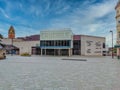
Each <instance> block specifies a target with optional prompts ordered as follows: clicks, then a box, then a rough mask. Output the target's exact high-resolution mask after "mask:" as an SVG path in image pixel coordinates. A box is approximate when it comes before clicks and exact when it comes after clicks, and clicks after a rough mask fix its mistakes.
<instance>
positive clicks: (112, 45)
mask: <svg viewBox="0 0 120 90" xmlns="http://www.w3.org/2000/svg"><path fill="white" fill-rule="evenodd" d="M110 32H111V34H112V58H114V54H113V31H112V30H110Z"/></svg>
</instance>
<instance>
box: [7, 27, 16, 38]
mask: <svg viewBox="0 0 120 90" xmlns="http://www.w3.org/2000/svg"><path fill="white" fill-rule="evenodd" d="M8 38H9V39H14V38H15V30H14V27H13V26H10V28H9V30H8Z"/></svg>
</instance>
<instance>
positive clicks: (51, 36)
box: [40, 30, 73, 40]
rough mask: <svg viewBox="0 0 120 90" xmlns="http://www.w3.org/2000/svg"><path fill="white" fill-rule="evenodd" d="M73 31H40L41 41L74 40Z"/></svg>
mask: <svg viewBox="0 0 120 90" xmlns="http://www.w3.org/2000/svg"><path fill="white" fill-rule="evenodd" d="M72 39H73V33H72V31H71V30H44V31H40V40H72Z"/></svg>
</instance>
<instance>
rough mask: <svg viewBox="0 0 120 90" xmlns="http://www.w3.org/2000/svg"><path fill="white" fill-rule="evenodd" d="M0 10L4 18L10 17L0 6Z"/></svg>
mask: <svg viewBox="0 0 120 90" xmlns="http://www.w3.org/2000/svg"><path fill="white" fill-rule="evenodd" d="M0 12H1V13H2V14H3V15H4V16H5V17H6V18H10V17H9V16H8V15H7V13H6V12H5V11H4V10H3V9H2V8H0Z"/></svg>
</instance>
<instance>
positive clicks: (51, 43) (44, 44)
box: [40, 40, 71, 48]
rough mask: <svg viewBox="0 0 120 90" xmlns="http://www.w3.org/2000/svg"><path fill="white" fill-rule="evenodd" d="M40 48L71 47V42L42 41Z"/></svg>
mask: <svg viewBox="0 0 120 90" xmlns="http://www.w3.org/2000/svg"><path fill="white" fill-rule="evenodd" d="M40 47H41V48H47V47H49V48H50V47H54V48H57V47H61V48H62V47H71V40H45V41H44V40H42V41H40Z"/></svg>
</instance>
